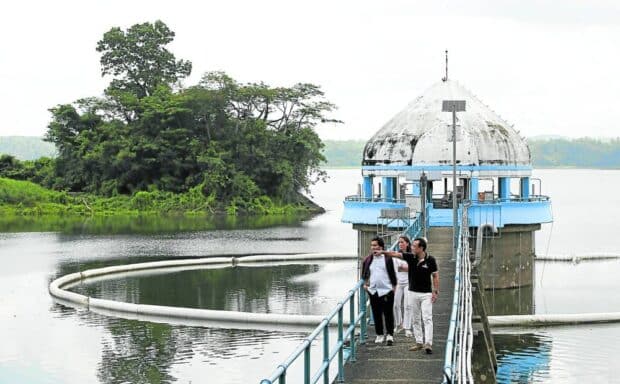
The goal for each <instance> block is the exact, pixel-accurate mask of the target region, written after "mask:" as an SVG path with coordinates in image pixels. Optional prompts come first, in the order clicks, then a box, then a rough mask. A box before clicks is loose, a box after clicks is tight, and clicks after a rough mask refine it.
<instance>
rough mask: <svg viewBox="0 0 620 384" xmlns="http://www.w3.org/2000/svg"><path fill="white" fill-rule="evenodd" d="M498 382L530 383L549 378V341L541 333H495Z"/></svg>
mask: <svg viewBox="0 0 620 384" xmlns="http://www.w3.org/2000/svg"><path fill="white" fill-rule="evenodd" d="M493 338H494V341H495V348H496V351H497V366H498V367H497V374H496V376H497V382H498V383H532V382H542V381H541V380H543V379H548V378H549V364H550V360H551V347H552V338H551V337H550V336H548V335H545V334H542V333H520V334H495V335H494V336H493Z"/></svg>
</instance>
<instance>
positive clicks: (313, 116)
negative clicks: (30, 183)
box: [46, 21, 337, 209]
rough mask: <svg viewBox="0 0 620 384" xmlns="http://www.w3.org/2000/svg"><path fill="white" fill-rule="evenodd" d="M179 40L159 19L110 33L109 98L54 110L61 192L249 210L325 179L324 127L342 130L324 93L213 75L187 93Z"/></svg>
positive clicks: (106, 42)
mask: <svg viewBox="0 0 620 384" xmlns="http://www.w3.org/2000/svg"><path fill="white" fill-rule="evenodd" d="M173 38H174V33H173V32H172V31H170V30H169V29H168V27H167V26H166V25H165V24H164V23H163V22H161V21H156V22H155V23H143V24H137V25H134V26H132V27H131V28H129V29H128V30H126V31H123V30H121V29H120V28H112V29H111V30H110V31H108V32H106V33H105V35H104V37H103V39H102V40H101V41H99V42H98V44H97V50H98V51H99V52H101V54H102V56H101V65H102V75H103V76H112V80H111V82H110V84H109V86H108V87H107V88H106V90H105V93H104V96H103V97H100V98H96V97H91V98H86V99H80V100H77V101H76V102H74V103H72V104H66V105H59V106H56V107H54V108H52V109H50V111H51V112H52V121H51V122H50V124H49V129H48V132H47V135H46V139H47V140H48V141H51V142H53V143H54V144H56V147H57V150H58V159H57V162H56V165H57V166H56V178H55V179H54V180H56V185H55V186H56V187H57V188H62V189H70V190H74V191H90V192H95V193H99V194H104V195H110V194H115V193H134V192H137V191H147V190H148V191H153V190H159V191H171V192H185V191H188V190H189V189H191V188H196V187H200V190H201V193H202V194H204V196H212V197H213V198H215V199H217V200H218V201H221V202H223V203H225V204H229V203H230V204H233V205H234V206H236V207H240V208H241V209H243V208H245V207H246V206H248V204H251V202H252V201H254V200H255V199H257V198H261V196H263V197H264V196H268V197H269V198H272V199H276V200H278V201H282V202H294V201H297V199H298V198H299V196H300V195H299V192H300V191H302V190H307V189H308V188H309V186H310V185H312V184H313V183H315V182H317V181H319V180H322V179H324V176H325V174H324V172H323V171H322V170H321V169H320V165H321V163H322V162H324V161H325V159H324V157H323V155H322V153H321V150H322V148H323V144H322V142H321V140H320V138H319V137H318V135H317V134H316V132H315V131H314V128H315V127H316V125H317V124H319V123H324V122H337V120H334V119H330V118H328V117H327V116H326V115H327V114H328V113H330V112H332V111H333V110H334V109H335V106H334V104H332V103H330V102H329V101H327V100H325V98H324V93H323V91H321V89H320V88H319V87H318V86H316V85H313V84H307V83H299V84H296V85H294V86H293V87H290V88H286V87H270V86H268V85H266V84H264V83H249V84H241V83H238V82H237V81H235V80H234V79H232V78H231V77H229V76H228V75H226V74H225V73H223V72H208V73H206V74H205V75H204V76H203V78H202V80H201V81H200V82H199V84H197V85H196V86H192V87H189V88H182V87H181V86H180V85H178V84H179V81H180V80H182V79H184V78H185V77H187V76H188V75H189V74H190V71H191V63H190V62H189V61H185V60H177V59H176V58H175V57H174V55H173V54H172V53H171V52H170V51H168V50H167V49H166V45H167V44H169V43H170V42H172V40H173Z"/></svg>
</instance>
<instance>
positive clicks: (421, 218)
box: [389, 203, 432, 251]
mask: <svg viewBox="0 0 620 384" xmlns="http://www.w3.org/2000/svg"><path fill="white" fill-rule="evenodd" d="M431 206H432V204H431V203H427V204H426V212H428V211H429V209H430V207H431ZM428 216H429V215H428V214H426V215H422V213H421V212H420V214H418V215H417V216H416V217H415V219H413V221H412V222H411V224H409V226H408V227H407V228H405V230H404V231H403V232H402V233H401V235H400V236H403V235H405V236H407V237H409V239H410V240H411V241H413V239H415V238H416V237H421V236H423V232H424V228H428ZM389 250H390V251H398V239H396V241H394V243H392V245H391V246H390V249H389Z"/></svg>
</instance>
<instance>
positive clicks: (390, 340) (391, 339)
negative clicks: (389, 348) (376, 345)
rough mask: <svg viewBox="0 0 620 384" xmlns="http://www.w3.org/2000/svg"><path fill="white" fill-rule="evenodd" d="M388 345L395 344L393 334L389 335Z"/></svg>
mask: <svg viewBox="0 0 620 384" xmlns="http://www.w3.org/2000/svg"><path fill="white" fill-rule="evenodd" d="M386 340H387V345H392V344H394V338H393V337H392V335H387V338H386Z"/></svg>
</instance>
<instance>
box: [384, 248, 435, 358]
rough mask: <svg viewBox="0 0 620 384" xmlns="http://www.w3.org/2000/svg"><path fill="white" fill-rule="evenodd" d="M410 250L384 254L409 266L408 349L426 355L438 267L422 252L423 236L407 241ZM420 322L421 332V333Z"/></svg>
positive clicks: (430, 345)
mask: <svg viewBox="0 0 620 384" xmlns="http://www.w3.org/2000/svg"><path fill="white" fill-rule="evenodd" d="M411 251H412V253H408V252H402V253H401V252H390V251H383V252H382V253H383V254H385V255H389V256H393V257H400V258H402V259H404V260H405V261H406V262H407V264H408V265H409V292H408V294H409V295H408V296H407V300H408V304H409V305H410V306H411V308H412V315H413V336H414V337H415V342H416V343H415V345H414V346H412V347H411V348H409V350H410V351H418V350H420V349H423V348H424V350H425V351H426V353H428V354H429V355H430V354H431V353H433V303H434V302H435V301H436V300H437V296H438V295H439V270H438V269H437V262H436V261H435V258H434V257H433V256H431V255H429V254H427V253H426V239H424V238H420V237H418V238H416V239H415V240H413V242H412V243H411ZM422 322H424V334H423V333H422Z"/></svg>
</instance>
